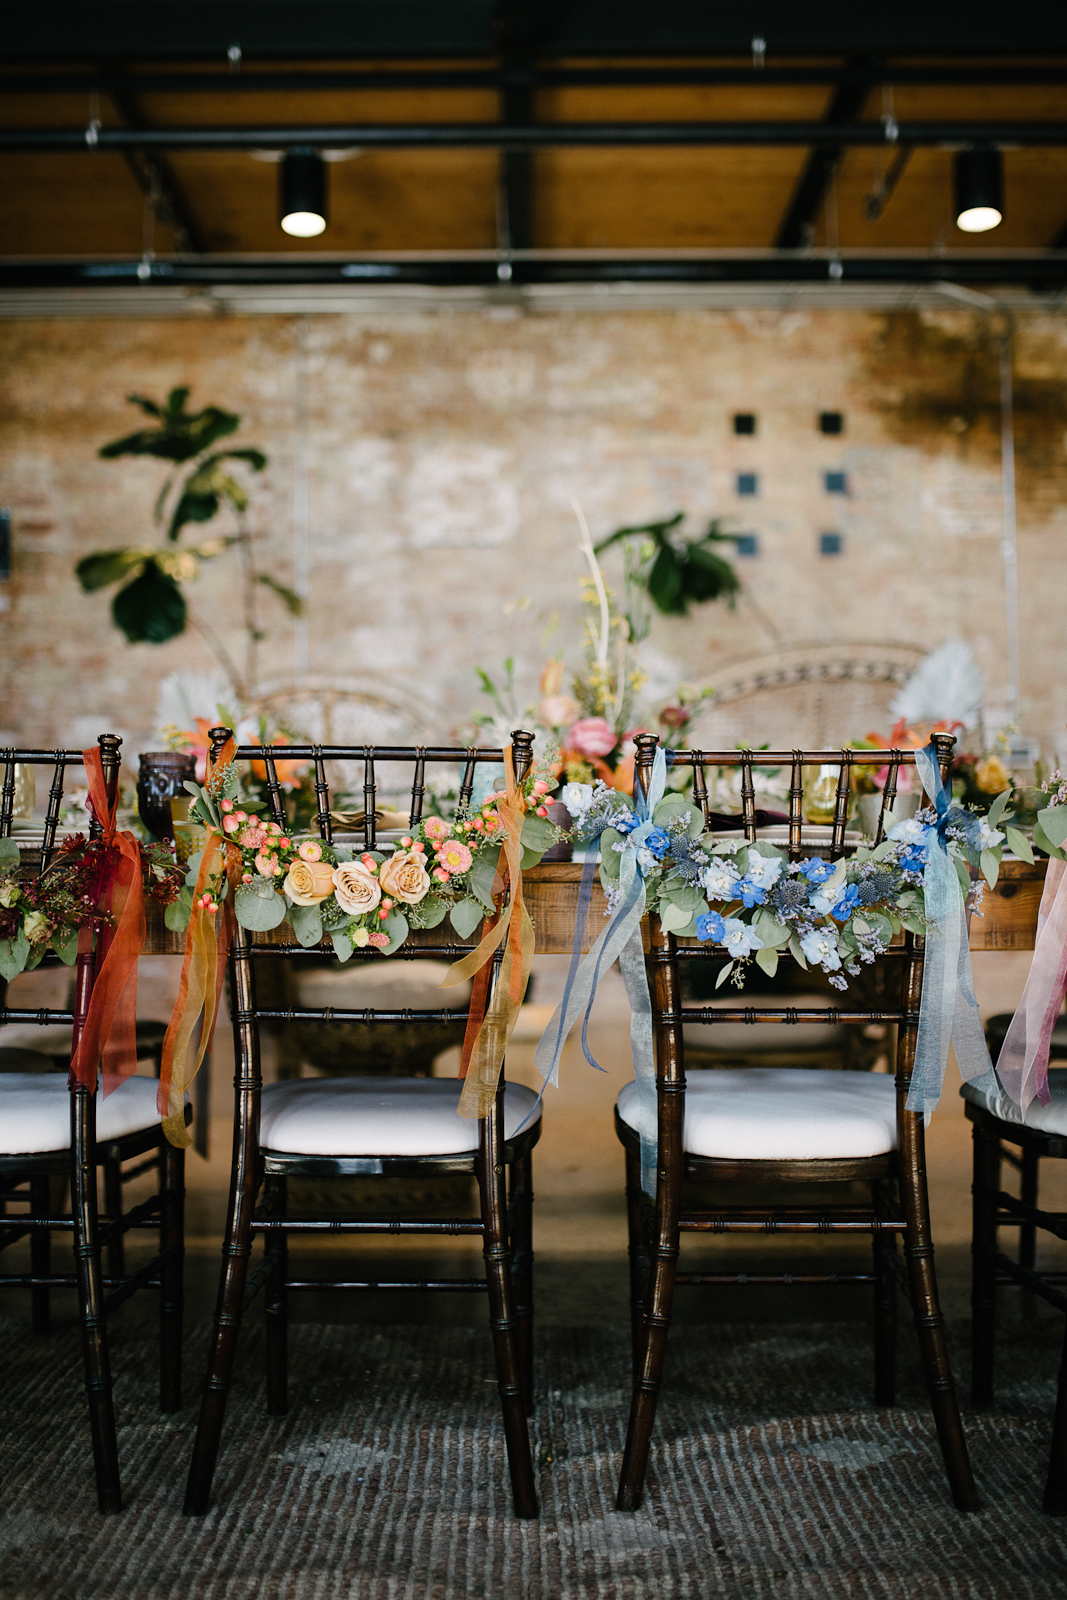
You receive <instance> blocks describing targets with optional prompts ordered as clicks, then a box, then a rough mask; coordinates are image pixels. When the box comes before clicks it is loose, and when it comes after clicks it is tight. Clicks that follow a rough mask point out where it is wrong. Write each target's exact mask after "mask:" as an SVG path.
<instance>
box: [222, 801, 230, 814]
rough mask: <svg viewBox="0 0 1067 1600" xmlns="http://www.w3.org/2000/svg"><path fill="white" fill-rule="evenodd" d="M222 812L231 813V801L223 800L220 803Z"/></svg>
mask: <svg viewBox="0 0 1067 1600" xmlns="http://www.w3.org/2000/svg"><path fill="white" fill-rule="evenodd" d="M222 810H223V811H232V810H233V801H232V800H223V802H222Z"/></svg>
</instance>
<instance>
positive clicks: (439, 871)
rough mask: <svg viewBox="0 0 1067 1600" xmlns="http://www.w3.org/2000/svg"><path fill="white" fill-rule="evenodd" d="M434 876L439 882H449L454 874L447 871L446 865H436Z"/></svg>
mask: <svg viewBox="0 0 1067 1600" xmlns="http://www.w3.org/2000/svg"><path fill="white" fill-rule="evenodd" d="M433 876H434V877H435V878H436V879H437V881H438V883H447V882H448V880H449V878H450V877H451V876H452V874H451V873H450V872H446V871H445V869H444V867H434V869H433Z"/></svg>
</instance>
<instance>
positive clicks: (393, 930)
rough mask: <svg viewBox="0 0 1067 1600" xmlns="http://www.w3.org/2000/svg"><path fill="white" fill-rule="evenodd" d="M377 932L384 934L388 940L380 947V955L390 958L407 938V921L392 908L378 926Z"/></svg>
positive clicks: (400, 913) (402, 914) (401, 913)
mask: <svg viewBox="0 0 1067 1600" xmlns="http://www.w3.org/2000/svg"><path fill="white" fill-rule="evenodd" d="M379 932H381V933H384V934H385V935H386V936H387V938H388V940H389V943H388V944H387V945H383V946H382V954H383V955H387V956H391V955H392V953H393V951H394V950H399V948H400V946H401V945H402V944H403V943H404V940H405V939H406V938H407V936H408V919H407V917H405V915H404V913H403V912H402V911H398V910H397V909H396V907H395V906H394V908H393V910H392V911H390V913H389V915H388V916H387V917H386V919H385V921H384V922H382V923H380V924H379Z"/></svg>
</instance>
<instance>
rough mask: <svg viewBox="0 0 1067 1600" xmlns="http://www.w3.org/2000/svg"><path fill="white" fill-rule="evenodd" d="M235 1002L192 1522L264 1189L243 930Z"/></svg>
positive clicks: (209, 1465) (190, 1487)
mask: <svg viewBox="0 0 1067 1600" xmlns="http://www.w3.org/2000/svg"><path fill="white" fill-rule="evenodd" d="M231 959H232V961H233V966H232V968H231V971H232V973H233V984H232V1000H231V1009H232V1015H233V1019H234V1046H235V1049H234V1054H235V1056H236V1059H237V1071H236V1074H235V1076H234V1091H235V1100H236V1108H235V1116H234V1127H233V1168H232V1177H231V1179H230V1203H229V1208H228V1212H227V1216H226V1234H225V1238H224V1241H223V1246H222V1272H221V1275H220V1277H219V1296H218V1301H217V1303H216V1309H215V1332H214V1336H213V1338H212V1343H211V1353H210V1356H209V1357H208V1374H207V1385H206V1387H205V1389H204V1397H203V1400H202V1401H201V1405H200V1422H199V1424H198V1426H197V1430H196V1443H195V1444H194V1445H193V1459H192V1461H191V1462H190V1463H189V1479H188V1482H187V1484H186V1489H185V1506H184V1512H185V1515H186V1516H187V1517H197V1516H202V1515H203V1513H204V1512H205V1511H206V1510H207V1508H208V1501H209V1500H210V1498H211V1480H212V1478H213V1477H214V1475H215V1463H216V1461H217V1460H218V1455H219V1446H220V1444H221V1443H222V1424H223V1421H224V1420H225V1416H226V1401H227V1399H228V1397H229V1392H230V1383H231V1381H232V1379H233V1367H234V1362H235V1360H236V1357H237V1336H238V1333H239V1332H240V1328H241V1313H242V1311H243V1309H244V1295H245V1286H246V1284H247V1281H248V1261H249V1257H250V1256H251V1254H252V1222H253V1217H254V1213H255V1205H256V1194H257V1192H258V1190H259V1179H260V1159H259V1107H260V1096H261V1093H262V1086H263V1079H262V1077H261V1074H260V1068H259V1040H258V1037H257V1035H256V1030H255V1025H254V1018H253V1008H254V1007H255V1003H256V1001H255V989H254V987H253V982H252V973H251V961H250V958H249V955H248V941H247V936H246V935H245V933H244V930H243V929H242V928H238V930H237V934H236V936H235V939H234V946H233V956H232V958H231Z"/></svg>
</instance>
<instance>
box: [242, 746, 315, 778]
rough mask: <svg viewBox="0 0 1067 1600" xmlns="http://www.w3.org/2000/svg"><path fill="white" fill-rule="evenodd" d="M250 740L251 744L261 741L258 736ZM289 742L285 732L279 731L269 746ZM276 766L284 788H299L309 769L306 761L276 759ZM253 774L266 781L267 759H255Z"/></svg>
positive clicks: (270, 747) (272, 747) (273, 747)
mask: <svg viewBox="0 0 1067 1600" xmlns="http://www.w3.org/2000/svg"><path fill="white" fill-rule="evenodd" d="M248 742H249V744H259V742H260V741H259V740H258V739H256V738H252V739H250V740H249V741H248ZM288 743H289V741H288V739H286V738H285V736H284V735H283V734H280V733H279V734H277V735H276V736H275V738H273V739H272V740H271V742H270V745H269V747H268V748H269V749H271V750H273V749H275V748H276V747H277V746H278V745H284V744H288ZM274 766H275V771H276V772H277V774H278V782H279V783H280V784H281V786H282V788H283V789H295V788H297V787H298V786H299V783H300V779H301V777H302V776H303V774H304V773H305V772H306V771H307V762H306V761H276V762H275V764H274ZM252 776H253V778H259V779H260V780H261V781H262V782H263V783H266V781H267V763H266V762H265V761H253V763H252Z"/></svg>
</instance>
